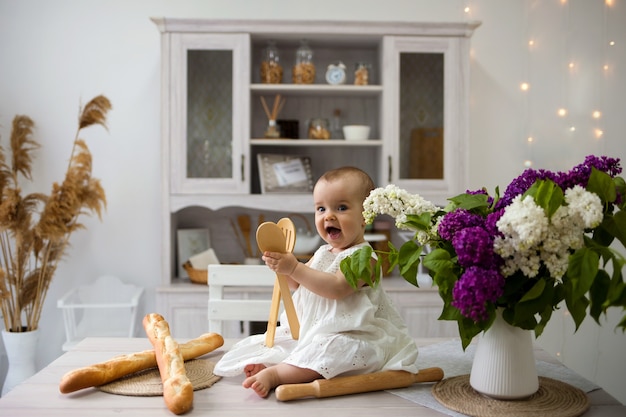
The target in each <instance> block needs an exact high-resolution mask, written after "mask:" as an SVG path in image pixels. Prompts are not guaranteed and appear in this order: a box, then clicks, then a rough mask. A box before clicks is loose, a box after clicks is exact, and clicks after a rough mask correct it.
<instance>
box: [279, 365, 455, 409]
mask: <svg viewBox="0 0 626 417" xmlns="http://www.w3.org/2000/svg"><path fill="white" fill-rule="evenodd" d="M442 379H443V370H442V369H441V368H437V367H433V368H425V369H420V370H419V372H418V373H416V374H412V373H410V372H406V371H381V372H374V373H371V374H364V375H354V376H338V377H335V378H331V379H317V380H315V381H313V382H309V383H305V384H285V385H279V386H278V387H276V399H277V400H279V401H290V400H295V399H298V398H306V397H315V398H325V397H336V396H338V395H346V394H358V393H362V392H370V391H381V390H385V389H395V388H404V387H408V386H410V385H412V384H414V383H416V382H436V381H441V380H442Z"/></svg>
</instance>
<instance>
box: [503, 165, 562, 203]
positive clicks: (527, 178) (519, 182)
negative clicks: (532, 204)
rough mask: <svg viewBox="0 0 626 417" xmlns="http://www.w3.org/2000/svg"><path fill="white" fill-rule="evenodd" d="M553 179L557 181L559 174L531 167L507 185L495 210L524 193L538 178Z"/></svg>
mask: <svg viewBox="0 0 626 417" xmlns="http://www.w3.org/2000/svg"><path fill="white" fill-rule="evenodd" d="M545 179H551V180H553V181H555V182H557V181H556V179H557V174H555V173H554V172H552V171H548V170H545V169H540V170H535V169H532V168H529V169H527V170H525V171H524V172H522V175H520V176H519V177H517V178H515V179H514V180H513V181H511V183H510V184H509V185H508V186H507V187H506V191H505V192H504V195H503V196H502V198H501V199H500V200H498V202H497V203H496V207H495V210H499V209H503V208H505V207H506V206H508V205H509V204H511V201H513V199H514V198H515V197H516V196H518V195H520V194H524V193H525V192H526V191H527V190H528V189H529V188H530V187H531V186H532V185H533V184H534V183H535V181H537V180H545Z"/></svg>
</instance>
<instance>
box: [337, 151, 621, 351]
mask: <svg viewBox="0 0 626 417" xmlns="http://www.w3.org/2000/svg"><path fill="white" fill-rule="evenodd" d="M621 171H622V169H621V167H620V164H619V160H618V159H615V158H608V157H596V156H588V157H586V158H585V161H584V162H583V163H582V164H580V165H577V166H575V167H574V168H573V169H572V170H570V171H568V172H551V171H547V170H534V169H527V170H526V171H524V173H523V174H522V175H521V176H519V177H517V178H516V179H514V180H513V181H512V182H511V183H510V184H509V186H508V187H507V189H506V190H505V192H504V195H503V196H502V197H501V198H500V196H499V190H498V189H497V188H496V192H495V195H494V196H490V195H489V194H488V193H487V191H486V190H484V189H482V190H478V191H468V192H466V193H464V194H461V195H458V196H456V197H453V198H450V199H449V201H450V203H449V204H448V205H447V206H446V207H445V208H440V207H437V206H435V205H434V204H432V203H430V202H428V201H426V200H424V199H423V198H422V197H420V196H419V195H416V194H409V193H408V192H406V191H405V190H402V189H399V188H398V187H396V186H394V185H388V186H387V187H385V188H377V189H375V190H373V191H372V192H371V194H370V195H369V197H368V198H367V199H366V200H365V203H364V212H363V214H364V216H365V219H366V222H368V223H371V222H372V221H373V220H374V218H375V217H377V216H378V215H381V214H383V215H389V216H391V217H393V218H394V219H395V223H396V227H398V228H399V229H405V230H411V231H413V232H414V235H413V239H411V240H409V241H407V242H405V243H404V244H403V245H402V246H401V247H400V248H399V249H396V248H395V247H394V246H393V244H391V243H390V245H389V250H388V251H378V252H379V254H385V255H387V257H388V259H389V262H390V270H393V269H395V268H396V267H397V268H398V270H399V272H400V274H401V275H402V276H403V277H404V279H405V280H407V281H408V282H410V283H411V284H413V285H415V286H417V268H418V266H419V264H420V262H422V258H423V263H424V266H426V267H427V268H428V270H429V274H430V275H431V277H432V278H433V282H434V285H436V286H437V288H438V291H439V294H440V296H441V297H442V299H443V301H444V307H443V311H442V313H441V316H440V319H441V320H454V321H457V323H458V328H459V335H460V337H461V340H462V344H463V348H465V347H467V345H468V344H469V343H470V342H471V340H472V339H473V337H474V336H476V335H477V334H478V333H480V332H481V331H483V330H487V329H488V328H489V327H490V326H491V324H492V322H493V320H494V318H495V311H496V309H502V315H503V318H504V319H505V320H506V321H507V322H508V323H509V324H511V325H513V326H517V327H520V328H522V329H527V330H534V332H535V335H536V336H539V335H541V333H542V331H543V329H544V327H545V326H546V324H547V323H548V321H549V320H550V317H551V315H552V312H553V311H554V310H555V309H557V308H559V306H560V305H561V303H562V302H565V306H566V308H567V309H568V311H569V312H570V313H571V316H572V318H573V320H574V322H575V325H576V329H578V327H579V326H580V324H581V323H582V321H583V319H584V318H585V317H586V315H587V314H589V315H591V317H593V318H594V320H595V321H596V322H598V323H599V319H600V316H601V315H602V314H605V313H606V310H607V309H608V308H609V307H621V308H622V310H624V308H626V284H625V282H624V278H623V275H622V271H623V268H624V265H625V264H626V260H625V259H624V257H623V256H622V255H621V254H620V253H619V252H617V251H616V250H615V249H613V248H611V245H612V244H613V242H614V241H615V240H616V239H617V241H619V242H620V243H621V245H622V249H623V247H624V246H626V211H624V207H625V206H626V184H625V182H624V180H623V178H621V177H619V176H618V175H619V174H620V173H621ZM426 246H428V247H429V248H430V250H429V251H428V253H426V254H425V255H424V253H425V252H426V251H424V248H425V247H426ZM371 252H372V249H371V248H369V247H367V248H363V249H361V250H360V251H358V252H357V253H355V254H353V255H352V256H351V257H349V258H347V259H345V260H344V261H343V262H342V264H341V270H342V272H343V273H344V275H345V276H346V279H347V280H348V282H350V283H351V284H352V285H353V286H356V283H357V281H358V280H359V279H361V280H364V281H366V282H367V283H368V284H370V285H376V284H377V282H372V280H371V279H370V277H371V276H372V265H371V262H370V256H371ZM378 259H379V261H378V262H377V263H376V265H375V266H374V268H375V271H374V276H380V268H381V257H380V256H379V257H378ZM607 266H608V268H607ZM618 326H619V327H621V328H622V330H625V329H626V315H625V316H624V317H623V318H622V320H621V322H620V323H619V325H618Z"/></svg>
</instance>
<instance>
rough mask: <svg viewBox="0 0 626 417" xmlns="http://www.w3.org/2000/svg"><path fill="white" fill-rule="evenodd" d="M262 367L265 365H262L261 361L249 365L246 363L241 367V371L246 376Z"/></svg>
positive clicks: (259, 370) (257, 371)
mask: <svg viewBox="0 0 626 417" xmlns="http://www.w3.org/2000/svg"><path fill="white" fill-rule="evenodd" d="M263 369H265V365H263V364H262V363H251V364H249V365H246V367H245V368H243V371H244V373H245V374H246V376H253V375H256V374H258V373H259V372H261V371H262V370H263Z"/></svg>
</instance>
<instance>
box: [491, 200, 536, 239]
mask: <svg viewBox="0 0 626 417" xmlns="http://www.w3.org/2000/svg"><path fill="white" fill-rule="evenodd" d="M496 226H497V227H498V230H499V231H500V232H501V233H502V234H503V235H504V237H505V240H510V241H511V244H512V245H513V247H514V248H515V249H516V250H522V251H523V250H526V249H528V248H531V247H533V246H535V245H536V244H537V243H538V242H541V241H542V240H543V239H544V237H545V235H546V233H547V231H548V218H547V217H546V215H545V213H544V211H543V209H542V208H541V207H539V206H538V205H537V204H536V203H535V201H534V200H533V199H532V197H530V196H527V197H526V198H525V199H523V200H522V197H521V196H517V197H515V198H514V199H513V201H512V202H511V205H509V206H508V207H507V208H506V209H505V211H504V214H503V215H502V217H500V219H499V220H498V222H497V223H496Z"/></svg>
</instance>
